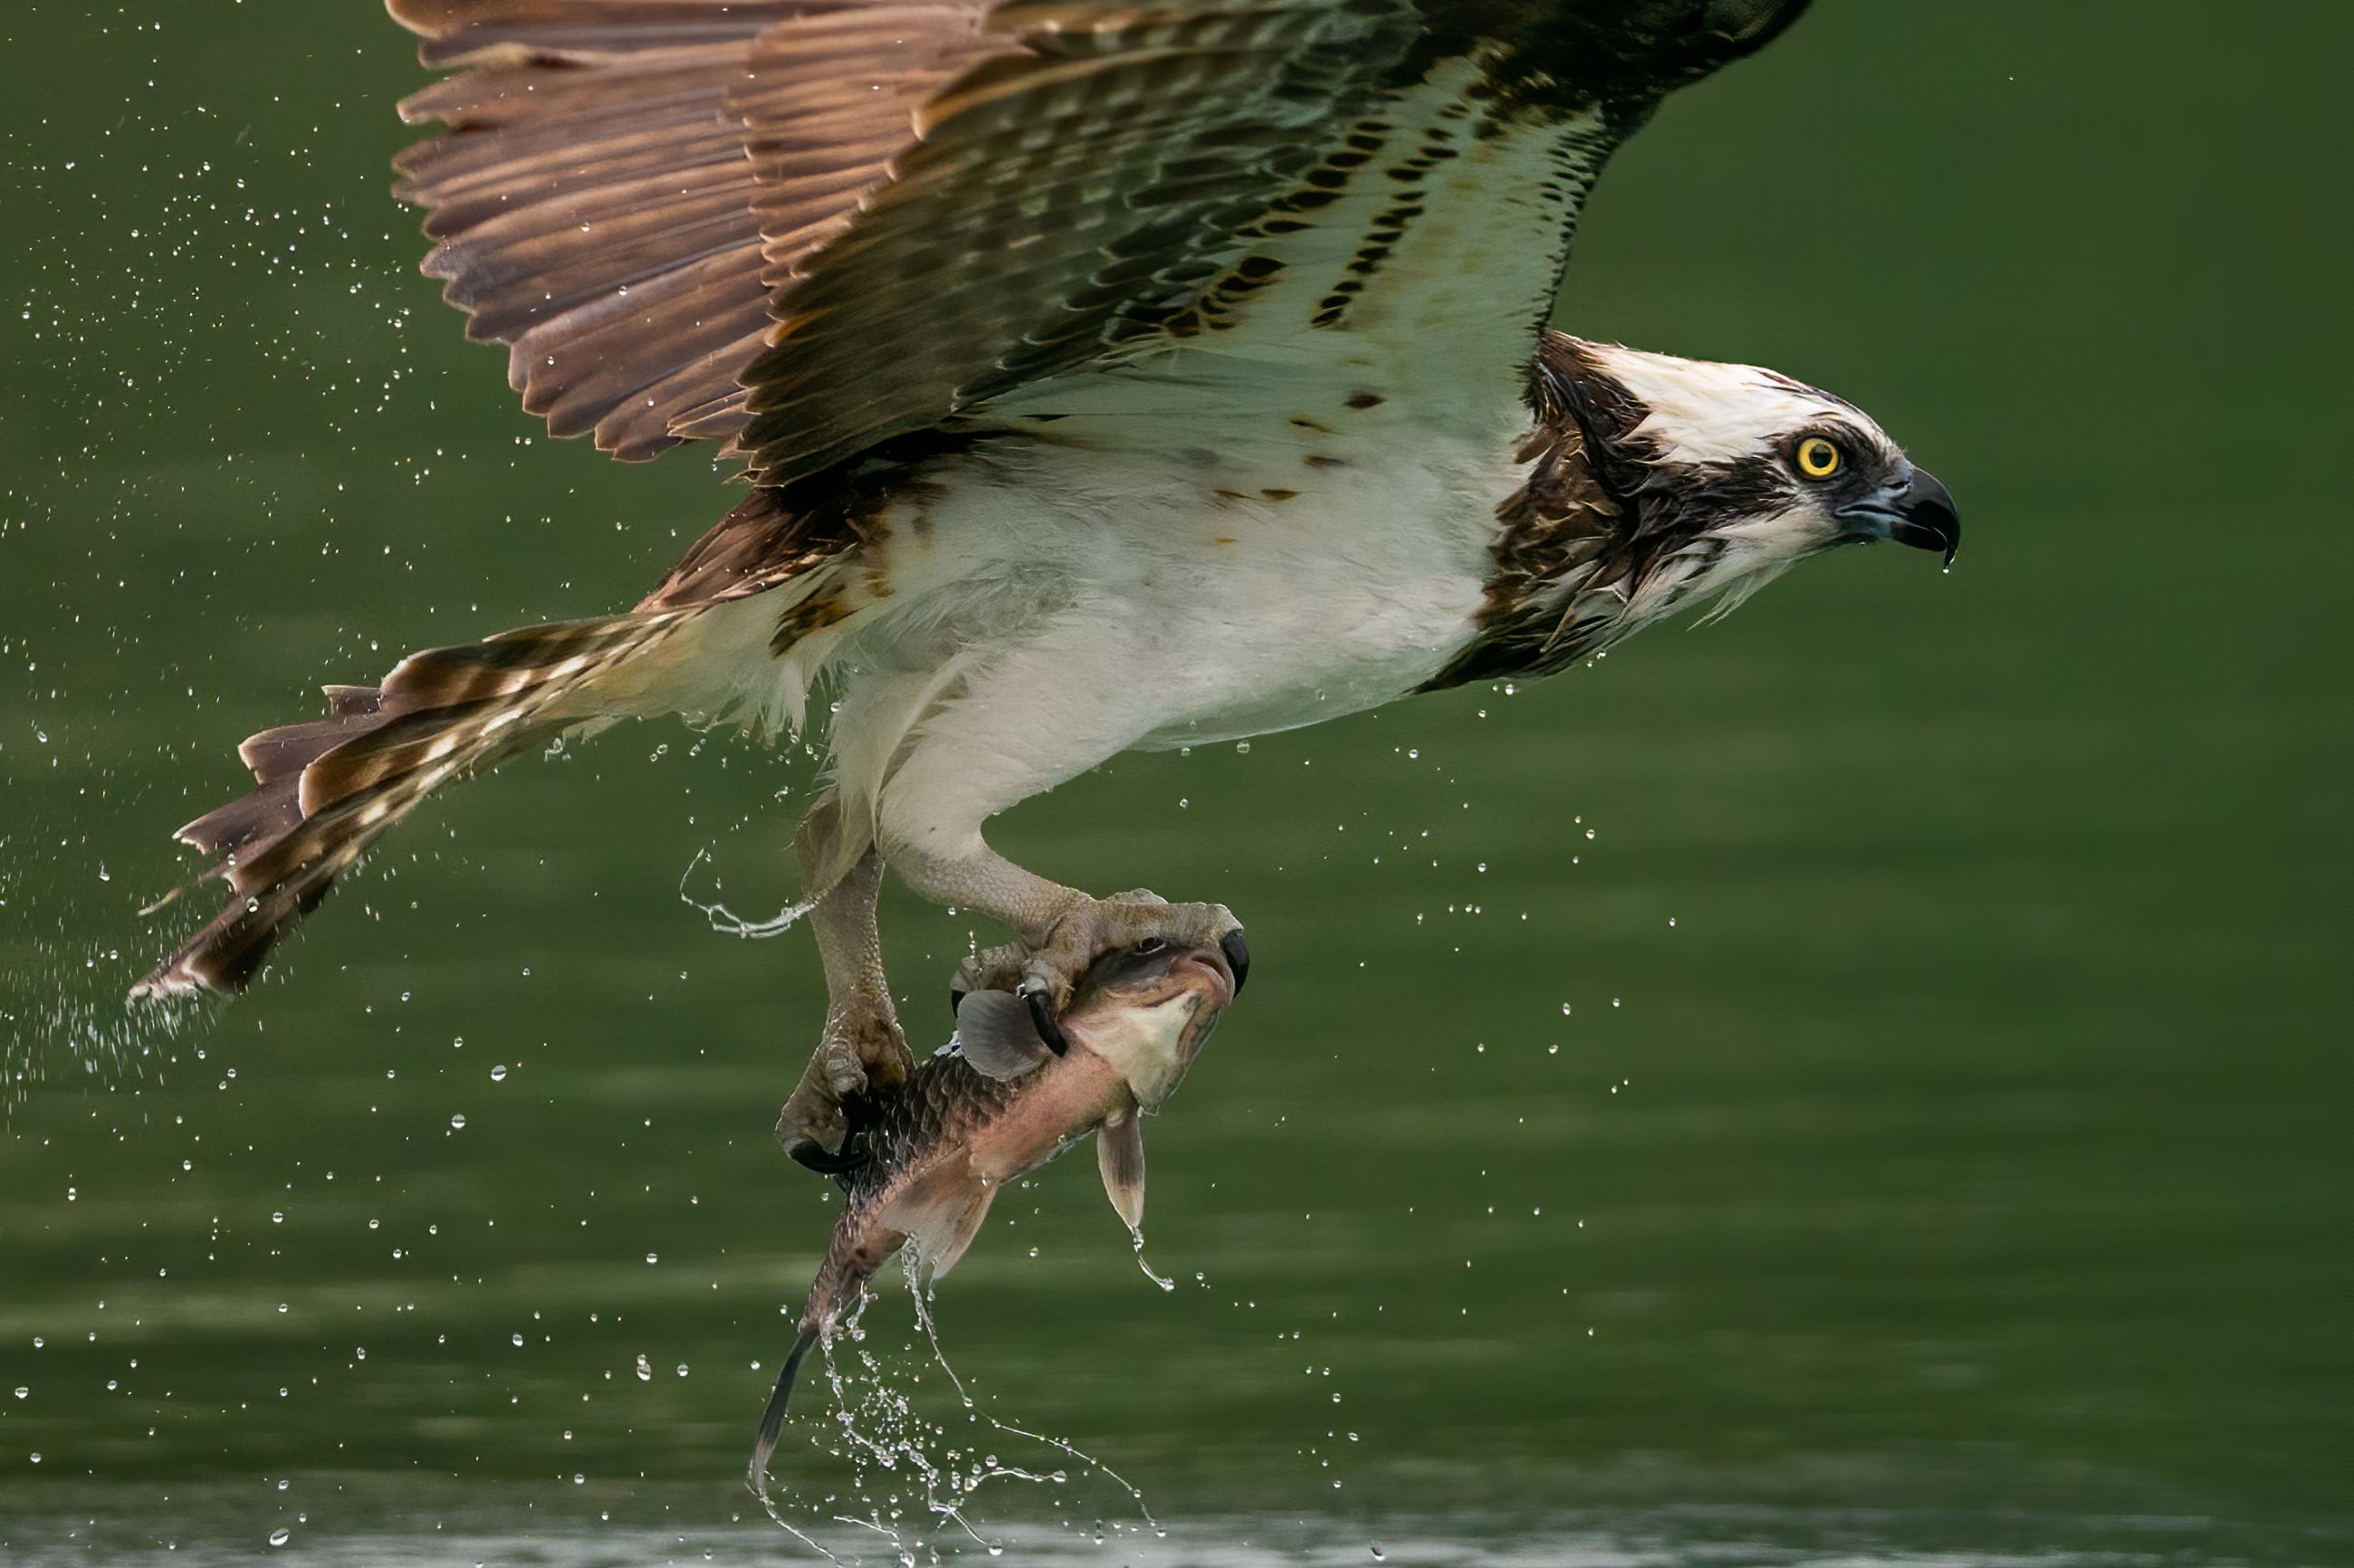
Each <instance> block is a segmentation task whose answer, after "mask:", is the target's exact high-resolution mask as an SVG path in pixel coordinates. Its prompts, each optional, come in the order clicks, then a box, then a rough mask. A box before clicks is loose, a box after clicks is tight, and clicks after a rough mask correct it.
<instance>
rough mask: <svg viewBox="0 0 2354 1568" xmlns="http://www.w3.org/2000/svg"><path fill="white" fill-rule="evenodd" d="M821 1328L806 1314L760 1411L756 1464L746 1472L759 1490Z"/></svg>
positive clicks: (754, 1452)
mask: <svg viewBox="0 0 2354 1568" xmlns="http://www.w3.org/2000/svg"><path fill="white" fill-rule="evenodd" d="M821 1332H822V1330H821V1327H820V1324H819V1321H818V1319H815V1318H813V1317H804V1318H803V1319H801V1332H800V1333H799V1334H798V1335H796V1336H795V1337H794V1339H793V1348H792V1349H791V1350H790V1351H786V1352H785V1364H784V1365H783V1366H781V1367H779V1369H777V1386H776V1389H775V1391H774V1392H773V1393H770V1394H769V1408H768V1409H767V1410H765V1411H763V1412H761V1413H760V1436H759V1438H758V1441H756V1442H755V1443H754V1444H753V1445H752V1464H751V1467H750V1468H749V1469H748V1471H747V1472H746V1475H747V1478H748V1479H749V1480H750V1481H751V1483H752V1488H753V1489H754V1490H755V1491H758V1489H760V1488H761V1487H762V1486H763V1485H764V1484H765V1483H766V1481H767V1479H768V1475H769V1456H770V1455H772V1454H774V1453H775V1452H776V1451H777V1436H778V1435H779V1433H781V1432H783V1431H784V1429H785V1407H786V1406H787V1405H789V1404H791V1403H792V1398H793V1382H794V1380H795V1379H797V1378H799V1377H800V1376H801V1362H802V1361H803V1360H805V1359H806V1358H807V1357H808V1355H809V1353H810V1347H811V1345H814V1344H816V1343H817V1341H818V1336H819V1334H820V1333H821Z"/></svg>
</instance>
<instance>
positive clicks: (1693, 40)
mask: <svg viewBox="0 0 2354 1568" xmlns="http://www.w3.org/2000/svg"><path fill="white" fill-rule="evenodd" d="M388 4H389V5H390V7H391V10H392V13H393V15H394V16H395V17H397V18H398V20H400V21H401V22H402V23H404V24H405V25H406V26H408V27H410V28H411V29H412V30H414V31H416V32H418V33H419V34H421V35H423V37H424V43H423V44H422V46H421V48H420V54H421V56H422V58H423V59H424V60H425V62H426V63H427V64H428V65H430V66H435V67H438V68H443V69H461V71H462V74H460V75H457V76H454V77H452V78H451V79H448V80H445V81H443V82H441V83H440V84H439V85H437V86H435V87H432V88H429V89H427V90H425V91H423V92H420V93H419V94H417V95H416V96H415V97H413V98H412V99H410V100H409V101H408V103H407V104H406V105H404V111H405V112H406V113H407V114H408V117H409V118H410V119H412V120H429V119H435V120H440V121H442V122H445V123H447V124H448V125H449V127H450V129H451V133H450V134H448V135H446V136H443V137H441V138H440V139H438V140H435V141H431V142H429V143H423V144H421V145H420V146H418V147H416V148H413V149H411V150H410V151H409V153H408V154H406V155H404V157H403V158H402V159H401V161H400V164H399V167H400V172H401V175H402V184H401V186H400V191H401V194H402V195H403V196H406V197H408V199H410V200H413V201H416V202H419V203H420V204H421V205H424V206H426V207H429V208H431V209H432V212H431V216H430V217H429V220H428V225H427V227H428V230H429V233H431V234H432V235H433V236H434V237H435V238H436V239H437V240H438V242H439V243H438V245H437V248H436V249H435V251H434V253H433V255H432V257H431V258H430V259H429V261H428V263H427V270H428V271H429V272H431V273H433V274H435V275H437V276H440V277H442V278H444V279H445V280H446V281H447V285H448V287H447V293H448V295H449V297H450V298H451V301H452V302H455V303H457V304H459V305H461V306H462V307H463V308H465V309H466V310H467V311H468V312H469V313H471V314H472V327H471V330H472V333H473V334H474V335H476V336H478V337H484V338H491V339H494V340H496V341H499V342H503V343H505V344H509V346H510V366H509V374H510V379H511V380H512V381H513V382H514V385H515V387H517V388H518V389H519V390H521V391H522V392H523V393H524V396H525V406H526V407H527V408H531V409H533V410H534V411H535V412H538V413H540V414H542V415H544V416H545V417H546V418H547V419H548V421H549V425H550V428H551V429H554V430H555V431H557V433H558V434H569V433H575V432H578V431H585V430H590V429H593V430H595V432H596V435H597V441H598V444H599V446H600V447H602V448H605V449H606V450H611V451H613V452H615V453H617V454H618V455H620V456H622V457H625V458H643V457H651V456H653V455H655V454H656V453H658V452H660V451H661V450H663V449H664V448H666V447H668V446H670V445H673V444H674V443H675V442H676V441H678V440H686V439H701V438H711V439H722V438H731V437H732V438H734V439H735V441H736V446H737V450H738V451H739V452H740V453H742V454H743V455H746V456H748V458H749V460H750V461H751V464H752V468H753V471H754V476H755V477H756V478H757V479H758V480H760V481H762V482H767V483H771V484H782V483H788V482H792V481H794V480H797V479H799V478H801V477H803V476H807V475H811V474H815V473H818V472H821V471H823V470H824V469H825V468H827V467H828V466H829V465H831V464H832V463H835V462H838V461H842V460H843V459H845V458H848V457H850V456H852V455H854V454H855V453H858V452H860V451H863V450H866V449H867V448H869V447H872V446H874V445H875V444H876V443H879V442H884V441H887V440H891V439H892V438H894V437H896V436H900V435H905V434H907V433H909V432H912V431H917V430H922V429H927V428H929V427H931V426H934V425H937V424H938V423H940V422H941V421H943V420H944V419H947V418H950V417H951V416H953V415H954V414H955V413H956V412H957V410H958V409H960V408H963V407H965V406H967V405H970V404H971V403H974V402H976V401H980V400H982V399H985V398H987V397H991V396H993V395H995V394H997V393H1000V392H1002V391H1004V390H1006V389H1008V388H1010V387H1016V386H1019V385H1021V384H1023V382H1025V381H1028V380H1033V379H1036V378H1038V377H1042V376H1051V375H1055V374H1058V373H1062V372H1066V371H1069V370H1074V369H1076V368H1080V367H1082V366H1087V365H1089V364H1091V363H1095V362H1097V361H1101V360H1104V359H1106V358H1108V357H1116V356H1118V355H1121V354H1123V353H1124V352H1127V351H1128V350H1129V348H1130V347H1131V345H1133V344H1137V343H1140V342H1142V341H1147V340H1149V339H1150V337H1151V336H1152V335H1153V334H1154V333H1155V332H1156V330H1157V329H1158V327H1159V326H1160V325H1161V323H1163V322H1165V321H1166V320H1167V319H1168V318H1169V317H1171V316H1172V315H1173V314H1175V313H1178V312H1180V311H1182V309H1183V307H1184V305H1185V304H1186V303H1188V302H1190V300H1191V299H1192V297H1193V295H1194V294H1195V293H1196V292H1198V291H1199V290H1200V289H1201V287H1202V286H1203V285H1204V283H1205V282H1207V281H1210V280H1211V279H1213V278H1214V277H1215V276H1216V275H1218V273H1219V272H1221V271H1222V270H1224V269H1225V267H1227V266H1229V265H1231V264H1233V263H1234V262H1235V261H1237V260H1240V259H1241V258H1242V257H1243V256H1244V255H1245V254H1246V250H1247V247H1248V243H1249V238H1248V236H1249V228H1250V225H1251V224H1252V223H1253V222H1254V221H1255V220H1256V219H1257V218H1258V217H1260V216H1262V215H1263V214H1264V212H1265V211H1266V209H1267V206H1268V204H1269V203H1270V202H1271V201H1272V200H1274V199H1275V198H1276V197H1277V196H1279V195H1281V194H1282V192H1283V190H1284V189H1285V187H1286V185H1287V184H1288V181H1289V179H1290V178H1291V177H1292V176H1293V175H1296V174H1297V173H1298V172H1299V171H1300V170H1301V169H1303V168H1304V167H1305V166H1306V165H1308V164H1310V162H1312V161H1313V160H1314V158H1315V157H1316V156H1317V155H1318V154H1320V153H1321V152H1324V151H1326V150H1328V147H1327V144H1328V143H1331V142H1332V140H1333V139H1334V138H1335V137H1336V136H1339V135H1341V134H1344V133H1345V132H1346V129H1347V126H1348V125H1349V123H1350V122H1351V121H1352V118H1353V117H1354V114H1355V111H1357V110H1358V109H1359V108H1360V107H1362V106H1364V105H1367V104H1369V103H1370V102H1371V101H1372V100H1373V97H1374V96H1375V95H1376V94H1378V92H1379V91H1380V90H1381V89H1382V88H1383V87H1384V85H1385V84H1386V83H1389V82H1392V81H1395V80H1401V79H1411V78H1415V77H1417V76H1418V75H1419V73H1420V72H1421V71H1423V70H1424V69H1427V68H1429V67H1430V66H1431V65H1433V64H1435V63H1436V62H1437V60H1439V59H1441V58H1448V57H1452V56H1461V55H1465V54H1475V55H1478V56H1479V58H1482V59H1483V61H1484V62H1485V65H1486V68H1487V72H1488V83H1487V86H1488V88H1489V90H1490V92H1491V94H1492V95H1493V96H1492V99H1491V107H1492V108H1494V109H1495V110H1496V111H1499V112H1508V113H1536V114H1546V113H1556V112H1561V111H1567V110H1570V109H1587V108H1591V107H1592V106H1593V105H1594V104H1596V102H1601V101H1606V102H1607V103H1608V104H1610V105H1611V106H1612V109H1613V113H1612V115H1611V117H1610V120H1611V124H1612V127H1613V129H1614V132H1619V133H1623V132H1625V131H1628V130H1631V129H1632V128H1633V127H1634V125H1636V124H1638V123H1639V122H1640V121H1641V119H1642V117H1643V115H1644V114H1646V113H1648V111H1649V108H1650V106H1651V104H1652V103H1654V102H1656V101H1657V100H1658V98H1659V96H1660V95H1661V94H1662V93H1664V92H1666V91H1667V90H1670V89H1672V88H1673V87H1675V86H1678V85H1681V83H1682V82H1684V81H1688V80H1690V79H1693V78H1695V77H1697V76H1699V75H1702V74H1704V73H1705V72H1706V71H1708V70H1710V69H1714V68H1715V67H1716V66H1718V65H1721V64H1723V63H1724V62H1725V61H1727V60H1730V59H1733V58H1738V57H1739V56H1740V55H1743V54H1745V53H1747V52H1749V51H1750V50H1751V49H1753V48H1756V47H1758V46H1759V45H1760V44H1762V43H1763V42H1764V41H1765V39H1767V38H1770V37H1773V36H1774V35H1775V34H1776V33H1777V32H1778V31H1780V30H1781V28H1782V27H1783V26H1786V25H1787V22H1788V21H1789V20H1790V19H1791V18H1792V17H1793V16H1796V15H1797V13H1798V12H1799V11H1801V10H1803V9H1804V6H1805V4H1806V0H1550V3H1543V0H1541V3H1538V4H1533V5H1532V4H1530V3H1528V0H1128V3H1120V0H1008V3H1002V4H992V3H991V0H388ZM1516 195H1517V193H1511V192H1499V193H1498V199H1499V200H1511V199H1514V198H1515V196H1516Z"/></svg>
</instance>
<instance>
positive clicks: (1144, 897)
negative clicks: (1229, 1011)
mask: <svg viewBox="0 0 2354 1568" xmlns="http://www.w3.org/2000/svg"><path fill="white" fill-rule="evenodd" d="M1155 943H1162V944H1184V945H1188V946H1197V947H1216V948H1220V949H1221V950H1222V951H1223V952H1225V956H1226V961H1227V963H1228V964H1229V965H1230V966H1231V967H1232V968H1233V969H1234V973H1235V990H1237V991H1239V990H1241V989H1242V982H1243V980H1244V977H1245V976H1246V975H1247V974H1248V973H1249V970H1250V948H1248V947H1246V945H1245V944H1244V942H1243V927H1242V923H1241V922H1240V921H1238V920H1236V919H1235V916H1234V911H1232V910H1230V909H1228V908H1227V907H1226V906H1225V905H1223V904H1172V903H1170V902H1168V901H1167V900H1166V899H1164V898H1161V896H1159V895H1157V894H1153V893H1150V892H1147V891H1145V890H1144V889H1141V888H1140V889H1138V890H1136V891H1135V892H1132V893H1119V894H1115V895H1112V896H1111V897H1109V898H1089V899H1086V900H1084V901H1083V902H1081V903H1078V904H1075V905H1073V906H1071V907H1070V908H1069V909H1068V910H1067V911H1066V912H1065V913H1064V914H1063V915H1062V916H1061V917H1060V918H1058V919H1057V920H1055V924H1054V925H1053V926H1052V927H1049V928H1048V930H1047V932H1046V939H1045V940H1044V941H1043V942H1041V943H1039V944H1038V945H1037V946H1036V947H1034V948H991V949H989V950H988V951H986V952H983V953H981V954H979V955H977V956H976V957H975V958H972V959H966V960H965V963H964V965H963V966H961V967H960V968H959V969H958V971H957V979H956V980H954V981H951V982H950V988H951V990H954V989H955V987H956V986H958V985H962V984H966V983H967V982H968V981H970V982H973V984H976V985H985V986H986V987H987V988H988V989H1008V988H1007V987H1006V986H1005V985H1004V983H1003V982H1004V981H1005V980H1008V979H1011V980H1013V985H1012V986H1011V988H1010V989H1012V990H1013V991H1014V992H1015V993H1016V994H1017V995H1019V996H1021V997H1022V998H1023V1000H1024V1001H1027V1002H1029V1004H1030V1016H1031V1018H1032V1020H1033V1021H1034V1022H1035V1023H1036V1024H1037V1026H1038V1033H1039V1037H1040V1038H1042V1039H1044V1041H1045V1042H1046V1044H1047V1045H1048V1046H1050V1047H1052V1048H1053V1050H1054V1052H1055V1054H1056V1055H1058V1056H1059V1055H1061V1054H1064V1053H1065V1052H1066V1051H1068V1050H1069V1049H1070V1043H1069V1042H1068V1041H1067V1040H1066V1039H1065V1038H1064V1037H1063V1031H1062V1028H1061V1026H1060V1025H1059V1024H1058V1023H1057V1022H1055V1021H1056V1020H1057V1019H1058V1018H1059V1017H1061V1015H1062V1013H1063V1011H1064V1009H1066V1008H1067V1007H1069V1006H1070V1004H1071V993H1072V991H1073V989H1074V988H1075V987H1076V986H1077V984H1078V981H1079V977H1080V976H1082V975H1084V974H1086V973H1087V969H1088V967H1089V966H1090V965H1092V964H1094V962H1095V961H1096V960H1097V959H1099V958H1102V957H1103V956H1104V955H1105V954H1107V953H1111V952H1116V951H1118V950H1119V949H1121V948H1143V947H1148V946H1150V945H1151V944H1155ZM1016 959H1018V961H1019V969H1018V973H1017V972H1015V971H1014V969H1013V962H1014V960H1016ZM969 989H970V987H969ZM958 994H959V996H960V997H961V994H962V993H961V992H959V993H958Z"/></svg>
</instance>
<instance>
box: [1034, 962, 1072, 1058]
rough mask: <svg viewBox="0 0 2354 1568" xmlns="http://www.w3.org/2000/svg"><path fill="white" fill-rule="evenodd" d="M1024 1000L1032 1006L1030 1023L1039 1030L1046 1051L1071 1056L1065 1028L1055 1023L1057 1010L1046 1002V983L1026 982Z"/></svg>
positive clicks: (1038, 981)
mask: <svg viewBox="0 0 2354 1568" xmlns="http://www.w3.org/2000/svg"><path fill="white" fill-rule="evenodd" d="M1022 1000H1023V1001H1026V1002H1028V1003H1029V1004H1030V1022H1031V1023H1032V1025H1034V1027H1035V1028H1036V1029H1037V1031H1038V1038H1039V1039H1041V1040H1044V1042H1045V1043H1046V1049H1047V1050H1049V1051H1052V1052H1053V1053H1054V1054H1055V1055H1057V1056H1067V1055H1069V1054H1071V1043H1070V1041H1069V1040H1068V1039H1067V1038H1066V1037H1065V1035H1064V1033H1063V1026H1062V1025H1061V1024H1059V1023H1057V1022H1055V1009H1054V1007H1053V1005H1052V1004H1051V1003H1050V1002H1048V1001H1047V1000H1046V987H1045V984H1044V982H1043V981H1040V980H1024V981H1023V983H1022Z"/></svg>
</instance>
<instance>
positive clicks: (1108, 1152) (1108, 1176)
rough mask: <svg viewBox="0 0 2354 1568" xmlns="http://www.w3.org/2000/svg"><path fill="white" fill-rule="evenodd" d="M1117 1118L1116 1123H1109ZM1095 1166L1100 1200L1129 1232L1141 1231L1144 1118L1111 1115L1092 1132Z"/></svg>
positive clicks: (1130, 1114)
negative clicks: (1099, 1174) (1105, 1201)
mask: <svg viewBox="0 0 2354 1568" xmlns="http://www.w3.org/2000/svg"><path fill="white" fill-rule="evenodd" d="M1113 1118H1118V1119H1116V1120H1115V1119H1113ZM1096 1166H1097V1169H1098V1170H1100V1171H1102V1172H1103V1184H1104V1196H1106V1197H1108V1198H1109V1199H1110V1200H1111V1206H1112V1207H1113V1208H1114V1209H1115V1210H1117V1211H1119V1217H1120V1219H1121V1220H1122V1221H1123V1222H1124V1223H1125V1224H1127V1226H1128V1228H1129V1230H1131V1231H1141V1230H1142V1229H1143V1228H1144V1118H1142V1117H1140V1116H1139V1115H1137V1114H1136V1112H1134V1111H1132V1110H1128V1111H1114V1112H1113V1113H1112V1115H1111V1116H1110V1117H1107V1118H1104V1124H1103V1126H1101V1127H1100V1128H1097V1129H1096Z"/></svg>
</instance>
